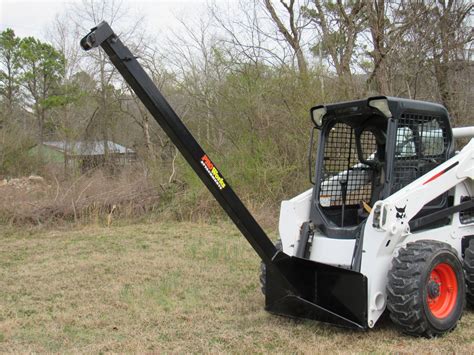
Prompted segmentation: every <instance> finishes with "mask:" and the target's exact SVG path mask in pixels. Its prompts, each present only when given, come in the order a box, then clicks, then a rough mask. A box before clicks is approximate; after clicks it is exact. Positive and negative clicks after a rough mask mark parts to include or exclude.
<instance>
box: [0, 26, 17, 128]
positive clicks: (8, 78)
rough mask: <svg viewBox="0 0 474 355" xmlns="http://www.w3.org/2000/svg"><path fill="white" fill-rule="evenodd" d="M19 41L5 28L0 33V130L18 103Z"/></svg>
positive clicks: (10, 30)
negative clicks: (0, 112)
mask: <svg viewBox="0 0 474 355" xmlns="http://www.w3.org/2000/svg"><path fill="white" fill-rule="evenodd" d="M19 44H20V39H19V38H18V37H16V36H15V32H14V31H13V30H12V29H10V28H7V29H6V30H5V31H3V32H2V33H0V95H1V98H2V104H3V105H4V107H5V110H2V111H3V113H4V114H3V115H0V128H1V127H2V126H3V121H4V120H5V118H6V117H9V116H11V114H12V111H13V106H14V105H15V104H16V103H18V97H19V92H20V84H19V77H20V61H19Z"/></svg>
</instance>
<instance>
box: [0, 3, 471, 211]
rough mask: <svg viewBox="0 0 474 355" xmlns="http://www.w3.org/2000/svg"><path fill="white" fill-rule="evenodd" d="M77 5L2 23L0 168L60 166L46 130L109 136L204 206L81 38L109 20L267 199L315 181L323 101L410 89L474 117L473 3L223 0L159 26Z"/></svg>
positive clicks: (221, 154)
mask: <svg viewBox="0 0 474 355" xmlns="http://www.w3.org/2000/svg"><path fill="white" fill-rule="evenodd" d="M72 6H73V7H72V8H70V9H69V11H68V12H67V13H66V14H62V15H61V16H58V18H57V19H56V21H55V22H54V23H52V24H51V26H50V31H49V33H50V35H49V39H48V41H41V40H39V39H37V38H32V37H27V38H19V37H18V36H16V35H15V29H7V30H5V31H3V32H2V33H1V34H0V105H1V111H0V177H2V176H3V177H14V176H21V175H28V174H31V173H38V174H41V175H44V176H48V174H51V172H50V171H48V169H47V167H46V164H45V162H44V161H43V160H42V159H41V156H40V157H38V156H37V155H32V154H31V152H30V149H31V147H33V146H35V145H36V144H39V143H41V142H44V141H67V142H74V141H103V140H105V141H107V140H111V141H114V142H117V143H120V144H122V145H124V146H127V147H130V148H132V149H134V150H136V151H137V152H138V156H139V160H140V162H141V164H140V165H139V166H140V169H142V171H144V172H145V173H146V175H147V176H149V177H150V178H151V179H154V181H155V182H156V183H157V184H159V185H161V187H162V190H163V191H164V192H165V193H167V192H170V191H171V192H173V193H175V192H176V191H178V190H179V191H185V193H183V195H185V196H187V198H189V200H190V202H192V203H196V204H197V205H199V202H198V201H200V199H201V197H202V196H201V195H202V188H201V185H200V183H199V182H198V181H197V178H196V177H194V175H193V174H192V173H191V172H190V170H189V169H188V168H187V167H186V166H185V164H184V163H183V162H182V161H181V158H180V157H179V156H178V155H177V152H176V149H175V148H174V147H173V146H172V144H171V143H170V142H169V140H168V138H167V137H166V136H165V135H164V134H163V133H162V132H161V130H160V129H159V128H158V127H157V125H156V124H155V122H154V121H153V119H152V117H150V115H149V113H148V112H147V111H146V110H145V109H144V107H143V106H142V105H141V103H140V102H139V101H138V100H137V99H136V97H135V96H133V95H132V94H131V92H130V90H129V88H128V87H127V86H126V85H125V84H124V83H123V81H122V79H121V77H120V75H118V73H117V72H116V71H115V70H114V69H113V67H112V66H111V65H110V64H109V60H108V58H106V56H105V54H104V53H103V52H102V51H99V50H95V51H91V52H88V53H83V52H81V51H80V50H79V40H80V38H81V37H82V36H83V35H84V34H86V33H87V32H88V30H89V28H91V27H92V26H93V25H94V24H97V23H99V22H100V21H101V20H106V21H108V22H109V23H111V24H112V26H113V28H114V30H115V31H116V32H117V33H119V34H120V36H121V38H122V40H123V41H124V42H125V43H126V44H127V45H128V46H129V47H131V49H132V52H134V53H136V54H137V55H138V56H139V58H140V59H139V60H140V63H141V64H142V65H143V66H144V67H145V69H146V70H147V72H148V73H149V74H150V76H151V77H152V78H153V80H154V82H155V83H156V85H157V86H158V87H159V88H160V89H161V90H162V91H163V93H164V94H165V96H166V97H167V98H168V99H169V101H170V102H171V104H172V105H173V107H174V109H175V110H176V111H177V113H178V114H179V115H180V116H181V117H182V118H183V120H184V121H185V123H186V124H187V125H188V126H189V128H190V129H191V131H192V132H193V133H194V134H195V135H196V138H197V139H198V141H199V142H201V144H202V145H203V146H204V147H205V149H206V150H208V152H209V154H210V156H211V157H212V158H213V160H214V161H215V162H216V163H217V164H218V165H219V167H220V168H221V170H222V171H223V172H224V174H225V175H226V178H227V179H228V180H230V182H231V184H233V185H237V187H238V188H237V190H238V191H239V192H240V193H241V194H243V196H244V198H245V199H248V200H252V201H256V202H257V203H266V202H276V201H278V200H280V199H281V198H285V197H289V196H292V195H294V194H295V193H297V192H299V191H302V190H303V189H305V188H307V187H308V178H307V165H306V164H307V163H306V162H307V160H306V154H307V142H308V137H309V134H308V133H309V129H310V126H311V125H310V121H309V114H308V112H309V108H310V107H312V106H314V105H316V104H320V103H329V102H335V101H340V100H352V99H357V98H363V97H367V96H369V95H379V94H383V95H391V96H401V97H407V98H412V99H421V100H428V101H435V102H440V103H442V104H444V105H445V106H446V107H447V108H448V110H449V111H450V113H451V116H452V118H453V122H454V124H455V125H467V124H472V123H473V122H474V119H473V116H472V110H471V108H470V105H471V103H472V101H473V96H474V89H473V63H474V62H473V47H472V39H473V35H474V34H473V28H472V13H473V4H472V3H471V2H470V1H462V0H429V1H384V0H372V1H368V0H352V1H342V0H337V1H319V0H280V1H278V0H240V1H230V2H229V3H228V4H227V3H223V2H216V3H211V4H209V5H208V7H207V8H206V9H205V11H202V12H201V13H196V15H195V16H194V17H188V18H183V19H180V26H179V27H174V28H173V29H172V30H170V31H169V33H166V34H165V35H164V34H160V37H154V36H153V34H149V33H146V31H145V27H144V24H145V22H144V21H143V19H141V18H131V16H130V11H129V10H130V9H129V8H125V7H124V5H123V3H120V4H119V2H115V1H97V0H84V1H83V2H82V3H79V4H75V5H72ZM148 20H149V21H150V20H151V21H152V20H153V19H148ZM106 158H107V149H106ZM55 174H57V171H56V172H55ZM68 178H70V176H69V177H68ZM60 179H65V177H60ZM169 196H173V194H172V193H170V194H169ZM169 198H170V199H172V198H173V197H169Z"/></svg>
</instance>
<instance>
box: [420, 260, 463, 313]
mask: <svg viewBox="0 0 474 355" xmlns="http://www.w3.org/2000/svg"><path fill="white" fill-rule="evenodd" d="M426 288H427V301H428V307H429V309H430V311H431V313H432V314H433V316H435V317H436V318H446V317H447V316H449V315H450V314H451V312H452V311H453V309H454V308H455V306H456V299H457V295H458V281H457V279H456V273H455V272H454V270H453V268H452V266H451V265H449V264H446V263H442V264H438V265H436V266H435V267H434V268H433V270H431V273H430V279H429V280H428V283H427V286H426Z"/></svg>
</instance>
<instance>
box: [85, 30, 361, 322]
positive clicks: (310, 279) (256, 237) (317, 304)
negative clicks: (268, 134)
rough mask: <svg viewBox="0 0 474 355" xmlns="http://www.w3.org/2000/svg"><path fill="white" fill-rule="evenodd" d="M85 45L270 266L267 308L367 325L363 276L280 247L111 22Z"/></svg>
mask: <svg viewBox="0 0 474 355" xmlns="http://www.w3.org/2000/svg"><path fill="white" fill-rule="evenodd" d="M81 46H82V48H83V49H84V50H89V49H91V48H94V47H98V46H101V47H102V49H103V50H104V51H105V52H106V54H107V55H108V56H109V57H110V60H111V61H112V63H113V65H114V66H115V67H116V68H117V69H118V71H119V72H120V73H121V74H122V76H123V77H124V78H125V80H126V81H127V83H128V84H129V85H130V87H131V88H132V89H133V91H134V92H135V94H136V95H137V96H138V97H139V98H140V100H141V101H142V102H143V104H144V105H145V106H146V108H147V109H148V110H149V111H150V113H151V114H152V115H153V117H154V118H155V120H156V121H157V122H158V124H159V125H160V126H161V127H162V128H163V130H164V131H165V133H166V134H167V135H168V136H169V137H170V138H171V140H172V141H173V143H174V144H175V145H176V147H177V148H178V149H179V151H180V152H181V154H182V155H183V156H184V158H185V159H186V161H187V162H188V163H189V165H191V167H192V168H193V170H194V171H195V172H196V174H197V175H198V176H199V178H200V179H201V180H202V181H203V183H204V184H205V185H206V187H207V188H208V189H209V191H210V192H211V193H212V194H213V195H214V197H215V198H216V200H217V201H218V202H219V204H220V205H221V206H222V208H223V209H224V210H225V211H226V213H227V214H228V215H229V217H230V218H231V219H232V221H233V222H234V223H235V225H236V226H237V227H238V228H239V230H240V231H241V232H242V234H243V235H244V237H245V238H246V239H247V240H248V242H249V243H250V245H251V246H252V247H253V248H254V249H255V251H256V252H257V254H258V255H259V256H260V258H261V259H262V260H263V261H264V262H265V264H266V265H267V268H268V272H267V288H268V291H267V297H266V309H267V310H269V311H270V312H273V313H277V314H284V315H289V316H292V317H302V318H312V319H319V320H322V321H325V322H329V323H335V324H339V325H343V326H347V327H353V328H359V329H360V328H362V329H364V328H366V324H365V319H366V314H365V312H366V309H365V304H366V300H365V299H364V295H366V278H365V277H363V276H362V275H360V274H359V273H356V272H353V271H350V270H344V269H339V268H336V267H332V266H328V265H323V264H318V263H315V262H311V261H309V260H302V259H298V258H294V257H290V256H288V255H286V254H285V253H283V252H282V251H278V250H277V249H276V248H275V246H274V245H273V243H272V242H271V240H270V239H269V238H268V236H267V235H266V233H265V232H264V231H263V229H262V228H261V227H260V225H259V224H258V223H257V221H255V219H254V218H253V217H252V215H251V214H250V212H249V211H248V210H247V208H246V207H245V206H244V204H243V203H242V201H241V200H240V199H239V198H238V197H237V195H236V194H235V193H234V191H233V190H232V188H231V187H230V186H229V184H228V182H227V181H226V180H225V179H224V177H223V175H222V174H221V172H220V171H219V170H218V169H217V167H216V166H215V165H214V163H213V162H212V161H211V160H210V158H209V157H208V156H207V154H206V153H205V152H204V150H203V149H202V148H201V147H200V146H199V144H198V143H197V142H196V140H195V139H194V137H193V136H192V135H191V133H190V132H189V131H188V129H187V128H186V126H185V125H184V124H183V122H182V121H181V119H180V118H179V117H178V115H177V114H176V113H175V112H174V110H173V109H172V108H171V106H170V105H169V104H168V102H167V101H166V99H165V98H164V97H163V95H161V93H160V92H159V90H158V89H157V88H156V86H155V84H154V83H153V82H152V80H151V79H150V77H149V76H148V75H147V74H146V72H145V71H144V70H143V68H142V67H141V66H140V64H139V63H138V61H137V60H136V57H135V56H133V54H132V53H131V52H130V50H129V49H128V48H127V47H126V46H125V45H124V44H123V43H122V42H121V41H120V39H119V38H118V37H117V35H115V33H114V32H113V30H112V28H111V27H110V26H109V25H108V24H107V23H106V22H101V23H100V24H99V25H98V26H97V27H95V28H93V29H92V30H91V32H90V33H89V34H87V35H86V36H85V37H84V38H83V39H82V40H81ZM343 285H346V286H343ZM347 286H349V287H350V288H351V292H350V293H347V294H346V292H344V289H345V288H346V287H347ZM318 290H319V291H318ZM323 291H324V295H323ZM352 292H353V294H356V295H358V297H357V298H360V300H357V301H354V299H353V296H352ZM317 293H319V295H317Z"/></svg>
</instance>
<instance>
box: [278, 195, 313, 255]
mask: <svg viewBox="0 0 474 355" xmlns="http://www.w3.org/2000/svg"><path fill="white" fill-rule="evenodd" d="M312 192H313V189H309V190H306V191H305V192H303V193H301V194H299V195H298V196H295V197H293V198H292V199H291V200H287V201H283V202H282V203H281V209H280V222H279V232H280V239H281V242H282V245H283V251H284V252H285V253H286V254H288V255H294V254H295V251H296V246H297V243H298V239H299V236H300V228H301V225H302V224H303V223H304V222H307V221H308V220H309V209H310V206H311V196H312Z"/></svg>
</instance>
